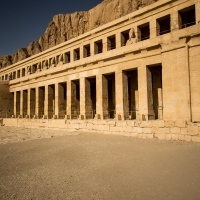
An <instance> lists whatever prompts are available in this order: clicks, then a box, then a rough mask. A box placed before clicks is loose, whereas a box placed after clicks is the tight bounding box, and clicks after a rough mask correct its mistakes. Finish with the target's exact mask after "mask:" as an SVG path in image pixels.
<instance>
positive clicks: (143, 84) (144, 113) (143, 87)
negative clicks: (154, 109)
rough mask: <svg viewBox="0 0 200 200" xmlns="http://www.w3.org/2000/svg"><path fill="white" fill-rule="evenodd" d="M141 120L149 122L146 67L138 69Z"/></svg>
mask: <svg viewBox="0 0 200 200" xmlns="http://www.w3.org/2000/svg"><path fill="white" fill-rule="evenodd" d="M138 92H139V97H140V99H139V116H140V117H139V119H140V120H142V119H143V120H148V96H147V71H146V66H145V65H143V66H140V67H138Z"/></svg>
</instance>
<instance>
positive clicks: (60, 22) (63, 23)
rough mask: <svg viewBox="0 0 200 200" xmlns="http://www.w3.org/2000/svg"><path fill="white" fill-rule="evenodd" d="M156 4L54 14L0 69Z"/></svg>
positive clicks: (116, 2)
mask: <svg viewBox="0 0 200 200" xmlns="http://www.w3.org/2000/svg"><path fill="white" fill-rule="evenodd" d="M156 1H158V0H103V1H102V3H100V4H98V5H97V6H96V7H94V8H92V9H91V10H89V11H81V12H75V13H72V14H58V15H55V16H54V17H53V21H52V22H50V23H49V24H48V27H47V29H46V31H45V32H44V35H42V36H41V37H40V38H39V41H34V42H31V43H30V44H29V45H28V47H27V48H20V49H18V51H17V52H16V53H15V54H13V55H7V56H1V57H0V68H4V67H7V66H9V65H11V64H14V63H16V62H18V61H21V60H23V59H25V58H27V57H29V56H32V55H35V54H37V53H39V52H41V51H44V50H46V49H48V48H51V47H53V46H55V45H57V44H60V43H62V42H65V41H67V40H70V39H72V38H74V37H77V36H79V35H81V34H83V33H85V32H87V31H89V30H92V29H94V28H97V27H99V26H101V25H103V24H106V23H108V22H110V21H113V20H115V19H117V18H120V17H122V16H124V15H127V14H129V13H131V12H133V11H135V10H138V9H139V8H140V7H144V6H147V5H149V4H152V3H154V2H156Z"/></svg>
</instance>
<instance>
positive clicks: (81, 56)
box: [80, 45, 83, 59]
mask: <svg viewBox="0 0 200 200" xmlns="http://www.w3.org/2000/svg"><path fill="white" fill-rule="evenodd" d="M80 59H83V45H81V46H80Z"/></svg>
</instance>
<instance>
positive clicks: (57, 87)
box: [53, 83, 60, 118]
mask: <svg viewBox="0 0 200 200" xmlns="http://www.w3.org/2000/svg"><path fill="white" fill-rule="evenodd" d="M59 103H60V101H59V84H58V83H55V113H54V116H53V118H59Z"/></svg>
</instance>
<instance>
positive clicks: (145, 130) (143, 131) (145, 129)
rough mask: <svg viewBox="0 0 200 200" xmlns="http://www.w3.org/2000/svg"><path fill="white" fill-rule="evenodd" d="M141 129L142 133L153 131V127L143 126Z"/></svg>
mask: <svg viewBox="0 0 200 200" xmlns="http://www.w3.org/2000/svg"><path fill="white" fill-rule="evenodd" d="M141 130H142V133H147V134H148V133H149V134H150V133H152V129H151V128H141Z"/></svg>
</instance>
